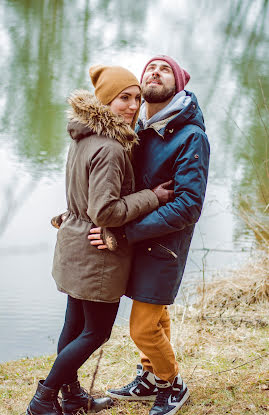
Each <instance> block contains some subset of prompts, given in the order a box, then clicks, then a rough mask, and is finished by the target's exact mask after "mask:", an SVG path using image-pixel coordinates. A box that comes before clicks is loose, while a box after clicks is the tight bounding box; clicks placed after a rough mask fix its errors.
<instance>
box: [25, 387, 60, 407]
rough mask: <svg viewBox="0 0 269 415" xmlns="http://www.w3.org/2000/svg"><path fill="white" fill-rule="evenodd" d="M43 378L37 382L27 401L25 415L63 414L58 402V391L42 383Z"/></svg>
mask: <svg viewBox="0 0 269 415" xmlns="http://www.w3.org/2000/svg"><path fill="white" fill-rule="evenodd" d="M43 382H44V380H40V381H39V382H38V386H37V390H36V393H35V394H34V396H33V399H32V400H31V402H30V403H29V406H28V408H27V410H26V415H63V413H62V408H61V407H60V405H59V402H58V396H57V394H58V391H56V390H54V389H50V388H47V387H46V386H44V385H43Z"/></svg>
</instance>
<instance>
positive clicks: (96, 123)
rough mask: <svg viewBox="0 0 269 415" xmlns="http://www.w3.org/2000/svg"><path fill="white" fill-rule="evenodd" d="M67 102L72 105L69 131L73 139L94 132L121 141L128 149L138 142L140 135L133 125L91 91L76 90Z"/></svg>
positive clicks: (69, 116) (69, 113) (69, 115)
mask: <svg viewBox="0 0 269 415" xmlns="http://www.w3.org/2000/svg"><path fill="white" fill-rule="evenodd" d="M67 102H68V103H69V105H70V106H71V109H69V110H68V111H67V114H68V119H69V123H68V127H67V131H68V132H69V134H70V136H71V138H72V139H73V140H76V141H79V140H81V139H82V138H84V137H89V136H90V135H92V134H97V135H103V136H106V137H109V138H111V139H113V140H117V141H119V143H121V144H122V146H123V147H124V148H125V149H126V150H127V151H130V150H131V149H132V147H133V145H134V144H137V143H138V136H137V135H136V133H135V132H134V130H133V129H132V127H131V126H130V125H129V124H127V123H126V122H125V121H124V119H123V118H122V117H121V116H118V115H116V114H114V113H113V112H112V111H111V110H110V108H109V107H108V106H107V105H102V104H101V103H100V101H99V100H98V99H97V98H96V97H95V96H94V95H92V94H90V92H88V91H86V90H76V91H74V92H73V93H72V94H71V95H70V96H69V98H68V100H67Z"/></svg>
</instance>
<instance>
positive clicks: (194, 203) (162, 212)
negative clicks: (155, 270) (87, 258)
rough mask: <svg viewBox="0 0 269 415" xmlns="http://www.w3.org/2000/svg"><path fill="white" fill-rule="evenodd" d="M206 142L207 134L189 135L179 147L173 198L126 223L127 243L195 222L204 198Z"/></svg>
mask: <svg viewBox="0 0 269 415" xmlns="http://www.w3.org/2000/svg"><path fill="white" fill-rule="evenodd" d="M209 153H210V148H209V142H208V139H207V136H206V134H202V133H195V134H192V135H191V136H190V137H188V139H187V140H186V141H185V143H184V145H183V146H182V147H181V148H179V150H178V156H177V157H176V160H175V163H174V166H173V171H174V192H175V199H174V201H173V202H170V203H167V204H166V205H165V206H161V207H159V208H158V209H157V210H155V211H154V212H152V213H150V214H148V215H146V216H145V217H143V218H142V219H138V220H136V221H134V222H132V223H129V224H127V225H126V226H125V233H126V236H127V239H128V242H129V243H135V242H138V241H142V240H145V239H151V238H155V237H160V236H162V235H166V234H169V233H172V232H176V231H179V230H181V229H184V228H185V227H186V226H189V225H192V224H194V223H196V222H197V221H198V219H199V217H200V215H201V211H202V206H203V201H204V197H205V191H206V184H207V176H208V167H209Z"/></svg>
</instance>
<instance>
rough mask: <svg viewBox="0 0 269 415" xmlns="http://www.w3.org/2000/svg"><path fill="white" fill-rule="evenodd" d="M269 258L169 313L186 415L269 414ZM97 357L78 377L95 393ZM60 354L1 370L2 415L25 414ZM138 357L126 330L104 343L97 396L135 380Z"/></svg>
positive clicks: (139, 408) (138, 409) (137, 410)
mask: <svg viewBox="0 0 269 415" xmlns="http://www.w3.org/2000/svg"><path fill="white" fill-rule="evenodd" d="M268 317H269V260H267V259H266V258H265V259H261V260H260V261H257V262H256V263H255V264H254V265H248V266H247V267H246V268H244V269H241V270H239V271H238V272H236V273H234V274H233V275H231V277H230V278H228V279H225V281H216V282H214V283H212V284H210V285H209V286H207V287H205V290H203V291H202V293H201V298H200V303H199V304H197V306H195V307H188V306H186V307H179V306H173V307H171V318H172V325H173V339H172V342H173V345H174V348H175V350H176V354H177V359H178V362H179V365H180V371H181V374H182V376H183V378H184V379H185V381H186V382H187V383H188V386H189V388H190V392H191V398H190V400H189V401H188V403H187V404H186V405H185V406H184V407H183V408H182V409H181V411H180V413H182V414H186V415H200V414H201V415H206V414H214V415H223V414H233V415H235V414H240V415H243V414H248V415H250V414H255V415H257V414H269V318H268ZM98 357H99V352H97V353H96V354H95V355H94V356H93V358H91V359H90V360H89V362H87V363H86V364H85V365H84V366H83V368H82V369H81V371H80V380H81V383H82V385H83V386H84V387H86V388H88V389H90V387H91V381H92V375H93V373H94V371H95V369H96V364H97V361H98ZM54 358H55V356H48V357H40V358H34V359H21V360H19V361H16V362H8V363H4V364H2V365H1V366H0V414H1V415H18V414H21V413H23V412H24V410H25V408H26V406H27V403H28V402H29V400H30V398H31V396H32V395H33V393H34V392H35V389H36V384H37V381H38V379H42V378H44V377H45V376H46V374H47V373H48V370H49V368H50V366H51V364H52V362H53V360H54ZM138 361H139V355H138V352H137V350H136V348H135V347H134V345H133V343H132V341H131V340H130V338H129V335H128V328H122V327H120V328H119V327H115V328H114V329H113V334H112V338H111V339H110V341H109V342H108V343H107V344H106V345H105V347H104V349H103V355H102V358H101V360H100V365H99V370H98V373H97V376H96V378H95V384H94V388H93V394H94V395H96V396H99V395H101V394H103V393H104V391H105V390H106V389H107V388H108V387H111V386H120V385H124V384H125V383H127V382H129V381H130V380H131V379H132V378H133V377H134V376H135V367H136V363H137V362H138ZM149 408H150V404H149V403H135V402H133V403H122V402H116V404H115V406H114V408H112V409H110V410H107V411H103V412H100V415H105V414H106V415H108V414H130V415H135V414H141V415H144V414H148V411H149Z"/></svg>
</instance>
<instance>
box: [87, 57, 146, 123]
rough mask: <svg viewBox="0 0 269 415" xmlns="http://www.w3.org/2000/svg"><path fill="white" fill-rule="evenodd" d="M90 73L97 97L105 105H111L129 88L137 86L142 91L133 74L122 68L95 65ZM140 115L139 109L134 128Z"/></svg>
mask: <svg viewBox="0 0 269 415" xmlns="http://www.w3.org/2000/svg"><path fill="white" fill-rule="evenodd" d="M89 73H90V77H91V80H92V84H93V86H94V88H95V96H96V97H97V98H98V99H99V101H100V102H101V103H102V104H104V105H108V104H110V103H111V101H113V99H114V98H116V96H117V95H119V93H121V91H123V90H124V89H126V88H128V87H129V86H134V85H136V86H138V87H139V89H140V84H139V82H138V80H137V79H136V77H135V76H134V75H133V74H132V72H130V71H128V69H125V68H122V67H121V66H104V65H94V66H91V67H90V69H89ZM138 114H139V108H138V110H137V112H136V113H135V116H134V120H133V122H132V127H133V128H134V126H135V123H136V120H137V118H138Z"/></svg>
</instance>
